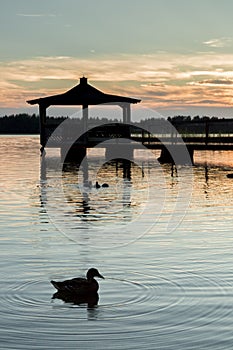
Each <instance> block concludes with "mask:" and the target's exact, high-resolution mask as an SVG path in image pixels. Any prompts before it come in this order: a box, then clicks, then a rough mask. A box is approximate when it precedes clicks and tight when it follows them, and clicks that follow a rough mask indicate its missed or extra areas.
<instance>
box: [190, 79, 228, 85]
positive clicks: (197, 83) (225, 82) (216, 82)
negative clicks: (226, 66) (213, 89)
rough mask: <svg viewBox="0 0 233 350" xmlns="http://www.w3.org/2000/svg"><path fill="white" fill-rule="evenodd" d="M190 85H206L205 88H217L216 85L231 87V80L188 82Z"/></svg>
mask: <svg viewBox="0 0 233 350" xmlns="http://www.w3.org/2000/svg"><path fill="white" fill-rule="evenodd" d="M189 84H190V85H206V86H211V85H212V86H215V85H216V86H218V85H223V86H228V85H233V80H230V79H206V80H202V81H195V82H190V83H189Z"/></svg>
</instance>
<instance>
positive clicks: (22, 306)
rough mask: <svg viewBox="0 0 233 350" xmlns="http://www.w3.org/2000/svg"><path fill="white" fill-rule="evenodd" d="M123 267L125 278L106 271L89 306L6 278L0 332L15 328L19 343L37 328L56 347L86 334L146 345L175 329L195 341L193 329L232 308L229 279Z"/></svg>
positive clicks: (219, 320)
mask: <svg viewBox="0 0 233 350" xmlns="http://www.w3.org/2000/svg"><path fill="white" fill-rule="evenodd" d="M126 273H127V277H128V278H127V279H120V278H110V277H109V278H108V276H107V277H106V280H105V281H103V282H102V283H101V286H100V301H99V305H98V306H97V307H95V308H92V309H89V308H87V307H86V306H85V305H81V306H74V305H72V304H65V303H61V301H60V300H59V301H57V300H54V301H51V296H52V293H53V289H52V288H50V285H49V282H48V281H39V280H34V281H25V282H23V283H21V284H20V283H19V284H17V283H7V284H5V285H4V288H3V289H2V295H1V300H0V310H1V312H0V316H1V318H2V319H5V321H6V322H5V336H7V339H8V340H9V339H11V337H13V336H14V330H15V329H16V328H17V329H20V337H19V338H23V339H24V341H23V342H24V343H25V339H27V342H28V343H30V342H32V339H33V337H34V336H35V334H37V335H38V336H41V338H43V342H44V341H45V340H46V341H47V342H48V348H49V346H56V348H58V349H59V348H61V347H62V346H64V342H66V341H69V344H70V347H69V348H75V346H76V345H77V344H79V343H81V344H82V345H81V346H83V348H85V346H84V344H87V343H88V342H89V339H90V337H91V339H95V341H96V348H97V349H100V348H101V344H102V345H103V342H104V341H105V340H106V339H109V337H111V341H112V342H113V344H115V345H116V346H117V343H118V341H119V339H121V341H122V340H124V339H125V340H127V341H129V339H131V341H133V342H135V341H136V339H137V342H139V343H140V344H141V348H142V349H149V348H150V349H151V346H152V345H153V344H155V339H156V342H158V341H159V339H162V338H163V337H165V336H166V337H167V338H166V341H167V342H174V335H175V334H182V335H180V336H179V337H181V338H182V337H184V339H185V337H186V336H187V334H189V337H191V338H193V339H192V340H193V341H197V340H198V339H196V336H197V334H198V333H196V332H195V329H198V330H199V332H200V331H203V329H205V327H206V326H207V325H208V327H210V328H211V329H212V330H214V329H215V328H216V327H219V326H221V324H223V325H224V323H225V319H226V318H227V316H228V315H229V313H230V312H231V310H230V309H229V307H228V303H227V302H228V299H229V298H227V294H228V293H229V288H232V285H230V284H228V283H226V282H224V281H221V280H218V279H217V278H214V277H213V276H211V278H210V277H209V276H204V275H202V274H197V273H193V272H187V271H181V270H175V269H170V270H166V271H165V270H164V269H160V270H159V269H158V270H157V271H154V273H153V275H152V274H146V275H145V274H142V273H139V272H134V271H126ZM164 276H166V277H164ZM89 321H95V322H91V323H90V322H89ZM21 324H23V325H24V326H23V328H22V326H20V325H21ZM211 324H212V326H210V325H211ZM121 325H123V326H122V327H121ZM54 334H56V337H55V338H54ZM38 336H37V338H38ZM156 337H157V338H156ZM39 338H40V337H39ZM7 339H6V338H5V341H6V340H7ZM133 339H134V340H133ZM147 339H149V343H148V344H150V345H149V346H148V347H147V346H146V340H147ZM182 339H183V338H182ZM213 339H214V334H213ZM3 340H4V339H3ZM37 341H38V344H40V340H38V339H37ZM41 341H42V339H41ZM91 341H93V340H91ZM51 344H53V345H51ZM54 344H55V345H54ZM19 348H20V347H19ZM81 348H82V347H81ZM129 348H130V347H129ZM223 348H224V347H223Z"/></svg>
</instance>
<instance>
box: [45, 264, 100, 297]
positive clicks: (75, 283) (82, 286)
mask: <svg viewBox="0 0 233 350" xmlns="http://www.w3.org/2000/svg"><path fill="white" fill-rule="evenodd" d="M86 277H87V278H81V277H78V278H73V279H71V280H65V281H62V282H56V281H51V283H52V285H53V286H54V287H55V288H56V289H57V290H58V292H63V293H72V294H73V293H74V294H79V295H87V294H91V293H97V291H98V289H99V284H98V282H97V281H96V280H95V279H94V277H99V278H103V279H104V277H103V276H102V275H101V274H100V273H99V271H98V270H97V269H95V268H91V269H89V270H88V271H87V274H86Z"/></svg>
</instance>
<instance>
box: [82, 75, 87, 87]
mask: <svg viewBox="0 0 233 350" xmlns="http://www.w3.org/2000/svg"><path fill="white" fill-rule="evenodd" d="M80 84H82V85H84V84H85V85H86V84H87V78H86V77H84V75H83V77H82V78H80Z"/></svg>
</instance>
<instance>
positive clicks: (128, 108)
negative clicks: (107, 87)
mask: <svg viewBox="0 0 233 350" xmlns="http://www.w3.org/2000/svg"><path fill="white" fill-rule="evenodd" d="M126 111H127V112H126V114H127V123H129V124H130V123H131V109H130V103H127V104H126Z"/></svg>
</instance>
